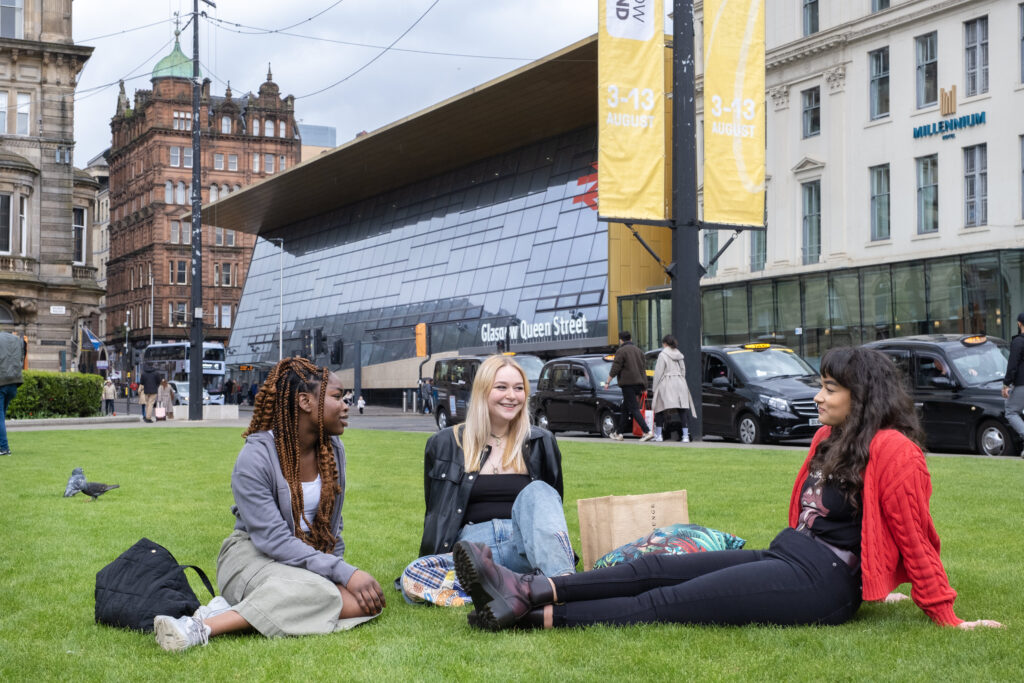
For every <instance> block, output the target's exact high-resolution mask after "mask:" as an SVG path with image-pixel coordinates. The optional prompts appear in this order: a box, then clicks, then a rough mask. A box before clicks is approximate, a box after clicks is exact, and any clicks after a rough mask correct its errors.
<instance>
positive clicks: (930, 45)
mask: <svg viewBox="0 0 1024 683" xmlns="http://www.w3.org/2000/svg"><path fill="white" fill-rule="evenodd" d="M937 43H938V33H936V32H935V31H932V32H931V33H929V34H927V35H923V36H918V37H917V38H914V46H915V53H916V55H917V108H918V109H921V108H923V107H928V106H931V105H933V104H935V103H936V102H938V101H939V86H938V83H939V61H938V57H937V56H936V55H937V53H936V49H937Z"/></svg>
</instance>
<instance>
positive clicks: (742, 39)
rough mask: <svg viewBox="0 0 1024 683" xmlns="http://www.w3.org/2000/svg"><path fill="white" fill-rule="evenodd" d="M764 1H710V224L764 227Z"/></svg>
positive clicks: (707, 19)
mask: <svg viewBox="0 0 1024 683" xmlns="http://www.w3.org/2000/svg"><path fill="white" fill-rule="evenodd" d="M764 129H765V109H764V0H704V221H705V222H708V223H728V224H732V225H764V176H765V130H764Z"/></svg>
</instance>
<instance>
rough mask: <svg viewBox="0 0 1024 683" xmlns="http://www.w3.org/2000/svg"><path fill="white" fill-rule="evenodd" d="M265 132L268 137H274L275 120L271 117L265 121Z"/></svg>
mask: <svg viewBox="0 0 1024 683" xmlns="http://www.w3.org/2000/svg"><path fill="white" fill-rule="evenodd" d="M263 134H264V135H266V136H267V137H268V138H272V137H274V122H273V121H271V120H270V119H267V120H266V121H264V122H263Z"/></svg>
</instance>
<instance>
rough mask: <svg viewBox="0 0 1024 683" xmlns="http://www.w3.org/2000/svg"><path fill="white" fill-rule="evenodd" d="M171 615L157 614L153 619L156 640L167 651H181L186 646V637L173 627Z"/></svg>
mask: <svg viewBox="0 0 1024 683" xmlns="http://www.w3.org/2000/svg"><path fill="white" fill-rule="evenodd" d="M174 622H175V620H174V619H172V618H171V617H165V616H159V617H156V618H155V619H154V620H153V630H154V631H155V632H156V642H157V644H158V645H159V646H160V647H162V648H163V649H164V650H166V651H167V652H181V651H182V650H184V649H185V648H187V647H188V638H186V637H185V636H184V635H183V634H182V633H181V631H179V630H178V629H177V628H176V627H175V623H174Z"/></svg>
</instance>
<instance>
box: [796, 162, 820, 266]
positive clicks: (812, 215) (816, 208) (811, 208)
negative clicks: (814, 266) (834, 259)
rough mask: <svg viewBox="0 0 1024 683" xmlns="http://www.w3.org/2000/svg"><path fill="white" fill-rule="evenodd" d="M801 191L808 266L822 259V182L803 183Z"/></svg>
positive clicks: (805, 263) (805, 254)
mask: <svg viewBox="0 0 1024 683" xmlns="http://www.w3.org/2000/svg"><path fill="white" fill-rule="evenodd" d="M800 191H801V195H802V196H803V244H804V246H803V250H804V254H803V256H804V265H807V264H809V263H817V262H818V260H819V259H820V258H821V181H820V180H813V181H811V182H809V183H802V184H801V185H800Z"/></svg>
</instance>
